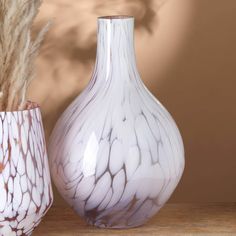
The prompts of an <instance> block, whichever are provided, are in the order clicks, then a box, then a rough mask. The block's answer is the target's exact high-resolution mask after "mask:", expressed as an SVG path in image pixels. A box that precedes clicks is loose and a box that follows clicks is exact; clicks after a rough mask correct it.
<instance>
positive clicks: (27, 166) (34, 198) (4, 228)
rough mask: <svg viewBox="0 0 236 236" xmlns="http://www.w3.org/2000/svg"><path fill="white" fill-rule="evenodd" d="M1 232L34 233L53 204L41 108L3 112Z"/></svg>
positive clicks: (0, 117) (31, 105) (6, 235)
mask: <svg viewBox="0 0 236 236" xmlns="http://www.w3.org/2000/svg"><path fill="white" fill-rule="evenodd" d="M0 143H1V147H0V235H1V236H21V235H27V236H28V235H31V234H32V231H33V229H34V228H35V227H36V226H37V225H38V224H39V223H40V221H41V219H42V217H43V216H44V215H45V214H46V212H47V210H48V209H49V207H50V206H51V204H52V201H53V195H52V189H51V181H50V175H49V168H48V160H47V153H46V146H45V140H44V131H43V126H42V119H41V113H40V109H39V107H38V106H37V105H36V104H34V103H31V102H28V104H27V108H26V109H25V110H22V111H13V112H0Z"/></svg>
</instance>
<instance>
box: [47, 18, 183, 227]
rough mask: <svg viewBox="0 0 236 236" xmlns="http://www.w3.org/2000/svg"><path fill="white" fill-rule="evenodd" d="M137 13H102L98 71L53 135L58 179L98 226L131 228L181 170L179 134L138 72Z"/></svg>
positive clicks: (154, 207) (159, 202) (153, 208)
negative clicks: (134, 40)
mask: <svg viewBox="0 0 236 236" xmlns="http://www.w3.org/2000/svg"><path fill="white" fill-rule="evenodd" d="M133 29H134V18H133V17H128V16H108V17H100V18H98V46H97V58H96V66H95V69H94V74H93V76H92V79H91V81H90V82H89V84H88V86H87V87H86V89H85V90H84V91H83V92H82V94H81V95H80V96H78V97H77V98H76V99H75V100H74V102H73V103H72V104H71V105H70V106H69V107H68V108H67V109H66V111H65V112H64V113H63V115H62V116H61V118H60V119H59V120H58V122H57V124H56V126H55V128H54V131H53V133H52V135H51V138H50V144H49V156H50V163H51V172H52V176H53V179H54V182H55V184H56V186H57V188H58V190H59V192H60V193H61V195H62V196H63V197H64V199H65V200H66V201H67V202H68V203H69V204H70V205H71V206H72V207H73V209H74V210H75V211H76V212H77V213H78V214H79V215H80V216H82V217H84V218H85V219H86V220H87V221H88V222H89V223H90V224H92V225H95V226H98V227H108V228H128V227H135V226H139V225H141V224H143V223H145V222H146V221H147V220H148V219H149V218H150V217H151V216H153V215H154V214H155V213H157V212H158V210H159V209H160V208H161V207H162V206H163V204H164V203H165V202H166V201H167V200H168V198H169V197H170V195H171V193H172V192H173V191H174V189H175V187H176V185H177V184H178V182H179V180H180V178H181V175H182V172H183V169H184V149H183V143H182V139H181V136H180V133H179V131H178V129H177V127H176V124H175V122H174V121H173V119H172V118H171V116H170V114H169V113H168V112H167V111H166V109H165V108H164V107H163V106H162V105H161V104H160V102H159V101H157V100H156V99H155V98H154V97H153V96H152V94H151V93H150V92H149V91H148V90H147V88H146V87H145V85H144V84H143V82H142V80H141V79H140V76H139V74H138V71H137V68H136V62H135V54H134V46H133Z"/></svg>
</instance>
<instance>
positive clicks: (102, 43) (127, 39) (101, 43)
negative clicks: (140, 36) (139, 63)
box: [95, 16, 136, 80]
mask: <svg viewBox="0 0 236 236" xmlns="http://www.w3.org/2000/svg"><path fill="white" fill-rule="evenodd" d="M132 68H133V69H134V68H135V70H136V62H135V53H134V18H133V17H127V16H117V17H100V18H98V35H97V56H96V66H95V73H96V72H97V73H98V74H99V75H100V76H99V77H101V78H102V79H103V80H104V79H105V80H109V79H114V77H119V78H120V79H123V80H125V79H130V78H127V76H126V75H129V74H130V73H129V72H130V70H131V69H132ZM101 74H102V76H101ZM128 77H130V76H128Z"/></svg>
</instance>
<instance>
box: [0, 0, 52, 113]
mask: <svg viewBox="0 0 236 236" xmlns="http://www.w3.org/2000/svg"><path fill="white" fill-rule="evenodd" d="M41 3H42V1H41V0H0V111H13V110H21V109H24V108H25V106H26V105H25V104H26V89H27V87H28V85H29V83H30V81H31V80H32V79H33V77H34V61H35V58H36V56H37V54H38V49H39V47H40V44H41V42H42V40H43V38H44V35H45V33H46V32H47V31H48V28H49V24H47V25H46V26H45V27H44V28H43V29H42V30H41V31H40V32H39V33H38V35H37V36H36V38H35V39H34V40H32V39H31V28H32V24H33V21H34V19H35V17H36V15H37V14H38V11H39V7H40V6H41Z"/></svg>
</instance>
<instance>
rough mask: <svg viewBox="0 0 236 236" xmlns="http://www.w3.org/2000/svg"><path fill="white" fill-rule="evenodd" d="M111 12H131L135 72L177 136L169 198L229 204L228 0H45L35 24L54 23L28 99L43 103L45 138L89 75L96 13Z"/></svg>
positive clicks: (234, 41) (235, 141) (233, 176)
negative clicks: (176, 173)
mask: <svg viewBox="0 0 236 236" xmlns="http://www.w3.org/2000/svg"><path fill="white" fill-rule="evenodd" d="M111 14H129V15H134V16H135V17H136V33H135V34H136V35H135V36H136V37H135V44H136V54H137V60H138V67H139V71H140V73H141V75H142V78H143V80H144V82H145V84H146V85H147V86H148V88H149V89H150V90H151V91H152V93H153V94H154V95H155V96H156V97H157V98H158V99H159V100H160V101H161V102H162V103H163V104H164V105H165V107H166V108H167V109H168V110H169V111H170V113H171V114H172V115H173V117H174V118H175V120H176V122H177V124H178V126H179V128H180V130H181V133H182V136H183V139H184V143H185V150H186V169H185V173H184V176H183V178H182V181H181V183H180V185H179V187H178V188H177V190H176V192H175V194H174V195H173V197H172V199H171V200H172V201H175V202H192V201H194V202H196V201H204V202H210V201H218V202H219V201H235V200H236V106H235V105H236V104H235V103H236V92H235V91H236V1H235V0H227V1H225V0H164V1H163V0H162V1H161V0H153V1H151V0H112V1H111V0H100V1H97V0H47V1H45V3H44V5H43V7H42V9H41V13H40V16H39V18H38V21H37V24H36V28H37V26H40V25H41V24H42V23H43V22H45V21H46V20H48V19H53V26H52V29H51V31H50V33H49V34H48V37H47V39H46V40H45V44H44V46H43V48H42V51H41V55H40V57H39V60H38V62H37V68H38V78H37V79H36V80H35V81H34V82H33V83H32V86H31V88H30V92H29V96H30V98H31V99H32V100H34V101H37V102H39V103H40V104H41V106H42V112H43V117H44V125H45V129H46V136H47V138H48V136H49V134H50V132H51V130H52V128H53V126H54V124H55V121H56V120H57V118H58V116H59V115H60V114H61V112H62V111H63V110H64V109H65V107H66V106H67V105H68V104H69V103H70V102H71V101H72V100H73V98H74V97H75V96H76V95H77V94H79V93H80V91H81V90H82V89H83V88H84V87H85V85H86V84H87V82H88V80H89V78H90V76H91V73H92V69H93V65H94V60H95V50H96V17H97V16H100V15H111ZM56 202H57V203H60V202H61V200H59V197H58V195H57V196H56Z"/></svg>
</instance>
